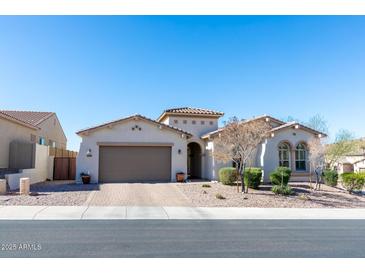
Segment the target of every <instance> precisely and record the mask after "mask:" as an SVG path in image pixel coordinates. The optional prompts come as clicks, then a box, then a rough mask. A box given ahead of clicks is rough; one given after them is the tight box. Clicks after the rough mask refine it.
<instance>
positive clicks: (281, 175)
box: [270, 167, 291, 185]
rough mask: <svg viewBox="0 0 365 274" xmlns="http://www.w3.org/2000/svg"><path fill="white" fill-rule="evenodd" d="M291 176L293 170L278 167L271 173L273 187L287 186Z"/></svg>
mask: <svg viewBox="0 0 365 274" xmlns="http://www.w3.org/2000/svg"><path fill="white" fill-rule="evenodd" d="M290 176H291V170H290V168H287V167H278V168H277V169H275V170H274V171H273V172H271V173H270V181H271V183H272V184H273V185H281V184H283V185H287V184H288V183H289V179H290Z"/></svg>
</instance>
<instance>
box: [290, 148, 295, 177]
mask: <svg viewBox="0 0 365 274" xmlns="http://www.w3.org/2000/svg"><path fill="white" fill-rule="evenodd" d="M290 152H291V153H290V166H291V171H292V172H295V170H296V169H295V149H292V150H291V151H290Z"/></svg>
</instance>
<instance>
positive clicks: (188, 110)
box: [157, 107, 224, 121]
mask: <svg viewBox="0 0 365 274" xmlns="http://www.w3.org/2000/svg"><path fill="white" fill-rule="evenodd" d="M168 114H175V115H192V116H194V115H198V116H215V117H221V116H223V115H224V113H223V112H221V111H214V110H209V109H203V108H192V107H181V108H170V109H166V110H165V111H164V112H163V113H162V114H161V115H160V117H159V118H158V119H157V121H161V120H162V119H163V118H164V117H165V116H166V115H168Z"/></svg>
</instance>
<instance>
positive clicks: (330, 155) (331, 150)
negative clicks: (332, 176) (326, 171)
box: [326, 130, 359, 167]
mask: <svg viewBox="0 0 365 274" xmlns="http://www.w3.org/2000/svg"><path fill="white" fill-rule="evenodd" d="M358 145H359V143H358V142H356V141H355V140H354V135H353V134H352V133H351V132H349V131H347V130H340V131H339V132H338V133H337V135H336V139H335V142H334V143H333V144H330V145H328V146H327V148H326V161H327V163H328V165H329V166H330V167H333V166H334V165H335V164H336V163H337V162H338V161H339V160H340V159H341V158H342V157H343V156H346V155H348V154H350V153H353V152H355V151H356V150H357V149H358Z"/></svg>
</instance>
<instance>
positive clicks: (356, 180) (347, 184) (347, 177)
mask: <svg viewBox="0 0 365 274" xmlns="http://www.w3.org/2000/svg"><path fill="white" fill-rule="evenodd" d="M341 177H342V185H343V186H344V188H346V190H347V191H348V192H349V193H353V192H354V191H361V190H362V189H363V188H364V184H365V174H364V173H343V174H342V175H341Z"/></svg>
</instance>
